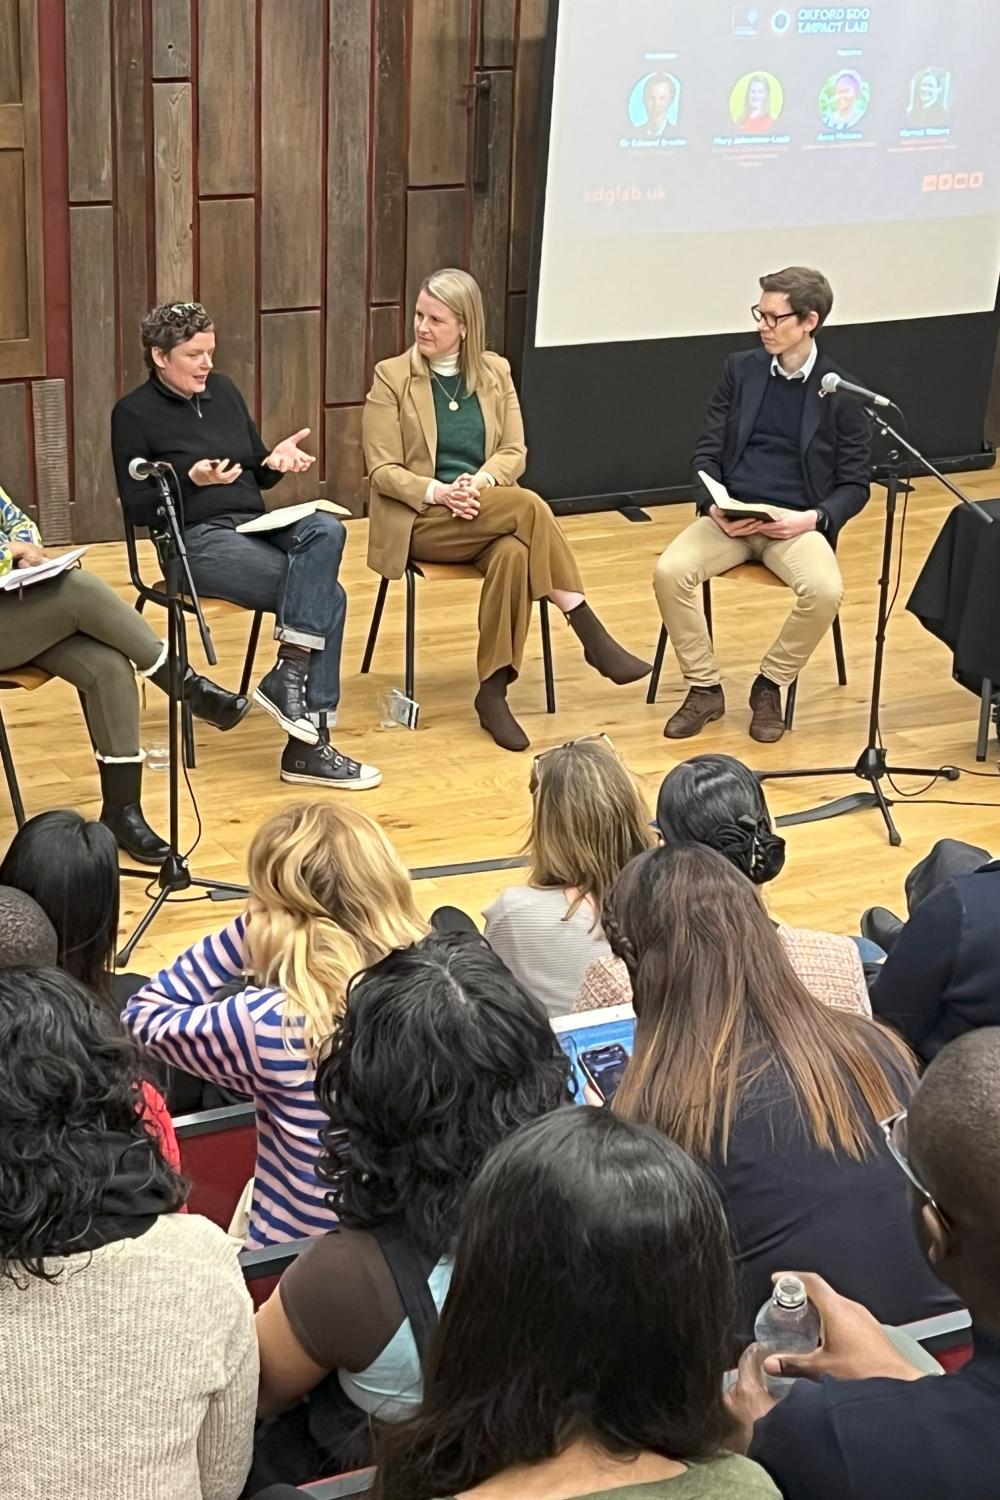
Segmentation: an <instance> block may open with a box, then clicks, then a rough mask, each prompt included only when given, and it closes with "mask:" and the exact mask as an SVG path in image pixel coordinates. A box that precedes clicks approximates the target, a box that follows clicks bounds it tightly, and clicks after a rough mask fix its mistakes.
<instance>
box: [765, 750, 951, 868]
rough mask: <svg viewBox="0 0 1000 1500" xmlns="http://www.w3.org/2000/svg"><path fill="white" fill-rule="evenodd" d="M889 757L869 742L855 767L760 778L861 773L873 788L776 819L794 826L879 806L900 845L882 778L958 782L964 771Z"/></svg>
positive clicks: (894, 841)
mask: <svg viewBox="0 0 1000 1500" xmlns="http://www.w3.org/2000/svg"><path fill="white" fill-rule="evenodd" d="M885 757H886V752H885V751H884V750H879V749H876V748H875V747H874V746H872V745H869V746H867V748H866V749H864V750H863V751H862V752H861V754H860V756H859V757H858V760H857V764H856V765H853V766H826V767H823V768H821V769H819V770H815V771H813V770H810V771H760V772H758V773H756V775H757V780H758V781H791V780H793V779H794V778H797V777H800V776H857V777H858V778H859V780H861V781H866V782H867V783H868V785H869V786H870V788H871V790H870V791H868V792H849V793H848V795H847V796H846V797H837V798H836V800H835V801H833V802H824V803H822V804H821V805H820V806H819V807H808V808H806V810H805V811H804V812H796V813H785V814H784V815H783V816H782V817H780V818H777V819H776V820H775V821H776V822H777V824H778V827H779V828H792V827H794V826H795V824H797V823H821V822H823V821H824V820H825V819H827V818H839V817H842V816H843V814H844V813H850V812H859V811H860V810H861V809H862V808H871V807H876V808H878V810H879V812H880V813H881V814H882V821H883V822H884V823H885V827H886V832H887V833H888V835H889V843H890V844H892V845H893V847H894V848H896V847H898V846H899V845H900V844H901V843H902V842H903V840H902V837H901V836H900V832H899V829H898V828H897V827H896V825H895V823H894V822H893V821H892V813H891V812H890V811H889V809H890V807H892V806H894V802H893V799H892V798H891V797H887V796H886V795H885V793H884V792H883V790H882V787H881V785H880V783H881V782H882V780H883V779H884V778H885V777H886V776H920V777H923V778H925V779H926V778H927V777H931V778H936V777H941V778H942V779H943V780H945V781H957V780H958V778H959V776H960V774H961V773H960V771H959V770H958V767H957V766H889V765H886V759H885Z"/></svg>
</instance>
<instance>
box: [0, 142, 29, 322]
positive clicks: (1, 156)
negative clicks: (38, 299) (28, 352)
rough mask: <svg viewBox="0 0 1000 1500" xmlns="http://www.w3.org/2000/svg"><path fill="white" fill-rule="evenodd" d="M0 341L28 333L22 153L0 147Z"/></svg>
mask: <svg viewBox="0 0 1000 1500" xmlns="http://www.w3.org/2000/svg"><path fill="white" fill-rule="evenodd" d="M0 203H2V204H3V211H2V212H0V343H8V342H10V341H13V340H15V339H17V340H20V339H26V338H27V337H28V256H27V246H26V244H25V234H24V209H25V198H24V156H23V153H22V152H20V151H0Z"/></svg>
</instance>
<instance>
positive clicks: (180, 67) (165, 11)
mask: <svg viewBox="0 0 1000 1500" xmlns="http://www.w3.org/2000/svg"><path fill="white" fill-rule="evenodd" d="M190 73H191V0H153V77H154V78H187V77H189V76H190Z"/></svg>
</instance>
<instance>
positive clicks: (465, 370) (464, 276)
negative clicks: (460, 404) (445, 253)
mask: <svg viewBox="0 0 1000 1500" xmlns="http://www.w3.org/2000/svg"><path fill="white" fill-rule="evenodd" d="M420 290H421V291H422V292H427V293H429V295H430V296H432V297H436V298H437V300H438V301H439V302H443V303H444V305H445V307H446V308H447V309H448V311H449V312H450V313H452V314H453V315H454V316H455V317H456V318H457V319H458V320H459V322H460V323H464V324H465V337H464V339H463V340H462V344H461V347H460V349H459V352H458V362H459V369H460V370H461V372H462V379H463V381H464V382H465V389H466V390H467V391H468V393H469V395H470V396H471V395H472V393H473V392H474V391H476V390H478V389H479V387H480V386H483V385H488V384H489V383H490V382H491V381H492V379H493V377H492V374H491V373H490V368H489V365H488V364H487V363H486V360H485V358H484V355H485V353H486V313H485V312H484V310H483V294H482V292H481V291H480V290H479V282H478V281H477V280H476V278H475V277H474V276H470V275H469V273H468V271H459V270H456V269H455V268H454V267H453V266H446V267H445V268H444V269H443V270H441V271H434V272H432V274H431V275H430V276H428V277H427V279H426V280H425V281H424V282H423V284H422V286H421V288H420Z"/></svg>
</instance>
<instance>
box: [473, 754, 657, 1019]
mask: <svg viewBox="0 0 1000 1500" xmlns="http://www.w3.org/2000/svg"><path fill="white" fill-rule="evenodd" d="M530 786H531V793H532V798H533V803H532V817H531V833H530V835H529V839H528V852H529V854H530V856H531V869H530V872H529V875H528V884H527V885H515V886H509V887H508V888H507V890H505V891H503V892H501V894H500V895H499V896H498V897H497V899H496V900H495V901H494V902H493V904H492V905H491V906H489V907H488V908H487V910H486V911H485V912H484V914H483V915H484V916H485V918H486V940H487V942H488V943H489V944H490V946H491V947H492V948H493V950H494V951H495V952H496V953H498V954H499V955H500V957H501V958H502V959H503V961H504V963H505V964H506V965H507V967H508V969H510V971H511V973H512V974H513V975H514V976H515V977H516V978H517V979H519V980H520V981H521V983H522V984H523V985H524V986H525V988H526V989H529V990H531V992H532V994H534V995H537V996H538V998H539V1000H541V1002H542V1004H543V1005H544V1006H545V1008H546V1010H547V1011H548V1013H549V1015H550V1016H561V1015H565V1014H566V1013H567V1011H570V1010H572V1008H573V1001H574V999H575V997H576V995H577V993H578V991H579V989H580V985H581V982H582V980H583V976H584V974H585V973H586V971H587V968H588V966H589V965H590V964H591V963H592V962H593V960H594V959H595V958H598V957H600V956H602V955H608V956H610V952H611V950H610V948H609V947H608V943H607V939H606V938H605V936H604V933H603V931H602V930H601V908H602V907H603V905H604V898H605V896H606V895H607V893H608V891H609V890H610V888H611V886H612V884H613V882H614V880H615V879H616V877H617V876H618V875H619V874H620V873H621V871H622V870H623V869H624V868H625V866H626V865H627V864H628V862H629V860H630V859H634V857H635V856H636V855H637V854H641V853H642V851H643V850H644V849H648V848H649V846H650V844H651V843H652V841H653V840H652V836H651V834H650V831H649V815H648V813H647V812H646V810H645V808H644V807H643V805H642V800H641V798H640V796H639V794H638V792H637V791H636V788H635V784H634V783H633V781H632V778H631V776H630V775H629V773H628V771H627V770H626V768H625V766H624V765H623V764H622V762H621V760H620V759H619V758H618V755H617V754H616V753H615V749H614V746H613V745H612V744H611V741H610V740H609V739H608V738H607V737H606V736H605V735H594V736H593V737H591V738H590V739H583V740H570V742H569V744H567V745H560V746H559V747H558V749H555V750H546V751H545V753H544V754H543V755H538V756H536V757H535V762H534V765H533V767H532V771H531V782H530Z"/></svg>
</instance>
